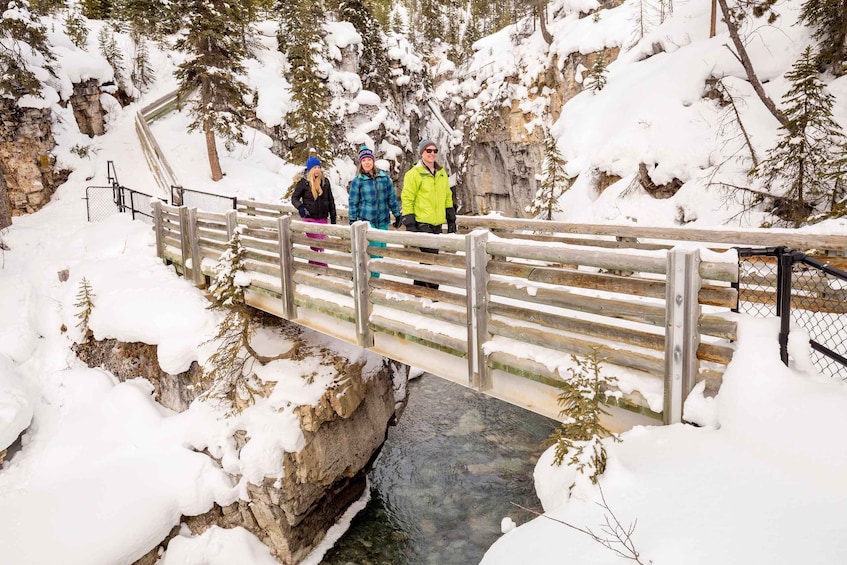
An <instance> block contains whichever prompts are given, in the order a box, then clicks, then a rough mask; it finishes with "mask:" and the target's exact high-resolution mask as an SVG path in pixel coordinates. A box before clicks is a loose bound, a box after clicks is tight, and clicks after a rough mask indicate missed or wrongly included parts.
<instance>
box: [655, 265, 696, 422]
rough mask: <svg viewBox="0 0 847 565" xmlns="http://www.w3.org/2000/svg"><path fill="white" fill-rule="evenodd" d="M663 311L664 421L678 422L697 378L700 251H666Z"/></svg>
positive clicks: (680, 420)
mask: <svg viewBox="0 0 847 565" xmlns="http://www.w3.org/2000/svg"><path fill="white" fill-rule="evenodd" d="M667 276H668V283H667V292H666V313H665V398H664V400H665V402H664V411H663V420H664V423H665V424H676V423H679V422H682V410H683V404H684V403H685V399H686V397H687V396H688V394H689V393H690V392H691V390H692V389H693V388H694V383H695V380H696V378H697V370H698V361H697V347H698V345H699V344H700V333H699V331H698V327H697V325H698V322H699V320H700V302H699V300H698V294H699V292H700V253H699V252H698V251H697V250H694V249H678V248H674V249H671V250H670V251H668V270H667Z"/></svg>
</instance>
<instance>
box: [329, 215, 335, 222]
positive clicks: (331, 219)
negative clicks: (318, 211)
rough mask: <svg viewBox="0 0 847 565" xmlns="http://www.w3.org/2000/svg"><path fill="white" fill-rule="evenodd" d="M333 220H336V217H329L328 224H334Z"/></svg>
mask: <svg viewBox="0 0 847 565" xmlns="http://www.w3.org/2000/svg"><path fill="white" fill-rule="evenodd" d="M335 220H336V217H335V216H330V217H329V223H331V224H334V223H335Z"/></svg>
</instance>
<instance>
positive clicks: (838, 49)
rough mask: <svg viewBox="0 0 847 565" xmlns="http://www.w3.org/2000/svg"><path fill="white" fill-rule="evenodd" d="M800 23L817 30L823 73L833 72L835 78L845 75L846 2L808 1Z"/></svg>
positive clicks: (818, 58) (846, 57)
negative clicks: (825, 71)
mask: <svg viewBox="0 0 847 565" xmlns="http://www.w3.org/2000/svg"><path fill="white" fill-rule="evenodd" d="M800 21H801V22H805V23H806V24H808V25H810V26H811V27H813V28H814V30H813V31H812V36H813V37H814V38H815V39H817V40H818V49H819V51H818V54H817V57H816V60H817V62H818V65H819V66H820V70H826V69H828V70H831V71H832V72H834V73H835V75H836V76H840V75H842V74H844V72H845V59H847V2H845V1H844V0H806V2H805V3H804V4H803V9H802V11H801V12H800Z"/></svg>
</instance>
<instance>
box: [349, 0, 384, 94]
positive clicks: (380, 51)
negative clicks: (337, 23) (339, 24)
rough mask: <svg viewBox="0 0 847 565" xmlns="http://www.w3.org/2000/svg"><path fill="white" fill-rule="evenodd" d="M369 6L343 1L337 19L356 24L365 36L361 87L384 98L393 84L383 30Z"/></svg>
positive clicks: (357, 28) (363, 36)
mask: <svg viewBox="0 0 847 565" xmlns="http://www.w3.org/2000/svg"><path fill="white" fill-rule="evenodd" d="M370 5H371V4H370V3H369V2H363V1H362V0H341V3H340V4H339V7H338V19H339V20H343V21H348V22H350V23H351V24H353V27H354V28H356V31H358V32H359V35H361V36H362V53H361V56H360V57H359V76H360V77H361V78H362V87H363V88H364V89H365V90H370V91H372V92H376V93H377V94H379V95H380V96H382V95H383V94H384V93H385V91H386V88H387V87H388V86H390V84H391V81H387V80H385V73H386V71H387V70H388V56H387V54H386V51H385V42H384V41H383V40H382V26H381V25H380V23H379V21H378V20H377V19H376V18H375V17H374V16H373V13H372V12H371V8H370Z"/></svg>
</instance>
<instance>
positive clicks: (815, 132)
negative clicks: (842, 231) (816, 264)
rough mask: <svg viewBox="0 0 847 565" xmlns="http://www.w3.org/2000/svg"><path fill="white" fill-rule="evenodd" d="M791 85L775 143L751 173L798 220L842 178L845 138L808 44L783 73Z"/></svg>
mask: <svg viewBox="0 0 847 565" xmlns="http://www.w3.org/2000/svg"><path fill="white" fill-rule="evenodd" d="M785 78H787V79H788V80H789V81H791V88H790V89H789V90H788V92H787V93H786V94H785V95H784V96H783V97H782V99H783V102H784V113H785V115H786V118H787V124H786V125H785V126H781V127H780V132H781V133H780V138H779V141H778V142H777V145H776V146H775V147H773V148H772V149H771V150H770V151H769V152H768V156H767V158H766V159H765V160H764V161H763V162H762V163H760V164H759V166H757V167H755V168H754V169H753V170H752V171H751V174H752V175H753V176H755V177H758V178H759V179H761V180H762V181H763V182H764V184H765V187H766V188H767V190H768V191H769V192H771V193H772V194H775V195H776V196H778V197H779V198H780V199H781V200H782V201H788V202H790V204H789V205H788V208H787V209H785V207H784V206H783V207H782V208H783V209H781V210H779V215H780V216H781V217H783V218H785V219H788V220H790V221H792V222H794V223H795V224H797V225H799V224H800V223H801V222H803V221H804V220H805V219H806V218H808V216H809V214H810V213H811V212H812V211H813V209H814V207H815V206H819V205H820V204H821V203H822V202H823V201H824V199H827V198H828V199H830V200H832V199H833V197H834V194H835V192H836V191H837V189H838V186H839V180H842V179H843V178H844V171H843V170H842V168H841V167H840V166H839V165H838V163H839V159H843V156H844V153H845V151H847V144H845V139H844V134H843V133H842V131H841V128H840V127H839V125H838V123H837V122H836V121H835V120H834V119H833V117H832V106H833V103H834V101H835V98H834V97H833V96H832V94H830V93H828V92H827V91H826V86H825V85H824V84H823V82H821V80H820V79H819V78H818V71H817V65H816V62H815V56H814V53H813V52H812V48H811V47H807V48H806V50H805V51H803V54H802V56H801V57H800V59H798V60H797V62H795V63H794V65H793V66H792V68H791V71H789V72H788V73H786V74H785Z"/></svg>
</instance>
